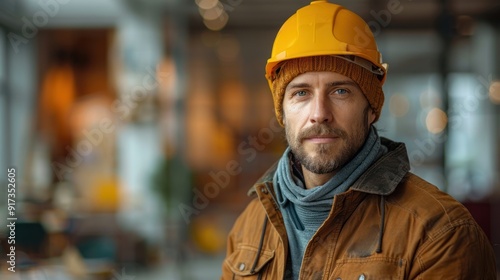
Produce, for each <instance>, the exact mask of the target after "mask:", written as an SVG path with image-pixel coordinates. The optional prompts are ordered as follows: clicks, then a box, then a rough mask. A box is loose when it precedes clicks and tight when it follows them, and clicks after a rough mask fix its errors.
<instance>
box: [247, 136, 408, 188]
mask: <svg viewBox="0 0 500 280" xmlns="http://www.w3.org/2000/svg"><path fill="white" fill-rule="evenodd" d="M380 140H381V142H382V145H383V146H385V147H387V150H388V151H387V153H385V154H384V155H382V156H381V157H380V158H379V159H378V160H377V161H376V162H374V163H373V164H372V165H371V166H370V167H369V168H368V170H367V171H366V172H365V173H364V174H363V175H361V177H359V179H358V180H357V181H356V182H354V184H353V185H352V186H351V188H350V189H352V190H356V191H360V192H365V193H370V194H378V195H389V194H391V193H392V192H393V191H394V190H395V189H396V187H397V186H398V184H399V183H400V182H401V180H403V178H404V176H405V175H406V173H408V171H410V163H409V160H408V154H407V152H406V146H405V144H404V143H399V142H394V141H392V140H389V139H387V138H384V137H380ZM277 167H278V162H276V163H274V164H273V165H272V166H271V167H270V168H269V169H268V170H267V171H266V172H265V173H264V175H262V177H260V179H259V180H257V182H256V183H255V184H254V185H253V186H252V187H251V188H250V190H248V195H249V196H251V195H253V194H254V193H255V188H256V187H257V186H259V185H262V184H266V183H272V182H273V177H274V173H275V172H276V169H277Z"/></svg>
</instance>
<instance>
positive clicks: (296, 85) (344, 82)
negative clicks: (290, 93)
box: [285, 80, 358, 91]
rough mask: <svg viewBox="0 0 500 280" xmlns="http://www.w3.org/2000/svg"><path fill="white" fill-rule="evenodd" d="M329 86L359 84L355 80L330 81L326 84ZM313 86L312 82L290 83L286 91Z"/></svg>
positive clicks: (356, 85)
mask: <svg viewBox="0 0 500 280" xmlns="http://www.w3.org/2000/svg"><path fill="white" fill-rule="evenodd" d="M326 85H327V86H328V87H335V86H344V85H347V86H355V87H358V84H356V83H355V82H354V81H347V80H345V81H336V82H330V83H327V84H326ZM308 87H311V85H310V84H308V83H290V84H288V86H287V87H286V88H285V91H287V90H290V89H295V88H308Z"/></svg>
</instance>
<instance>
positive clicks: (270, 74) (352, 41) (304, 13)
mask: <svg viewBox="0 0 500 280" xmlns="http://www.w3.org/2000/svg"><path fill="white" fill-rule="evenodd" d="M320 55H334V56H339V57H341V58H345V59H348V60H350V61H352V62H354V63H356V64H358V65H360V66H363V67H364V68H366V69H369V70H370V71H371V72H373V73H375V74H377V75H378V77H379V80H380V81H381V84H383V83H384V81H385V77H386V72H387V71H386V69H385V67H384V66H383V65H382V55H381V54H380V52H379V51H378V49H377V44H376V42H375V37H374V36H373V33H372V32H371V30H370V27H369V26H368V24H366V22H365V21H364V20H363V19H362V18H361V17H359V16H358V15H357V14H355V13H353V12H351V11H349V10H347V9H346V8H344V7H342V6H339V5H335V4H331V3H328V2H327V1H326V0H320V1H312V2H311V4H310V5H308V6H305V7H303V8H301V9H299V10H297V12H296V13H295V14H294V15H292V16H291V17H290V18H289V19H288V20H287V21H286V22H285V23H284V24H283V26H282V27H281V29H280V30H279V31H278V34H277V36H276V39H275V40H274V45H273V49H272V53H271V57H270V58H269V59H268V60H267V64H266V79H267V80H268V82H269V86H270V87H271V90H272V81H273V79H274V74H275V71H276V69H277V66H278V64H279V63H280V62H282V61H285V60H289V59H293V58H301V57H309V56H320Z"/></svg>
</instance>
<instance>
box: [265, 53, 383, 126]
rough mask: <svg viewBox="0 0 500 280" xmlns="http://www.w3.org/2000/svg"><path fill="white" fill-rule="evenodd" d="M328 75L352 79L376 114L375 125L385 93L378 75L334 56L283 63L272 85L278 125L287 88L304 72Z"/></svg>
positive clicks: (281, 121)
mask: <svg viewBox="0 0 500 280" xmlns="http://www.w3.org/2000/svg"><path fill="white" fill-rule="evenodd" d="M313 71H315V72H319V71H331V72H335V73H339V74H341V75H344V76H346V77H349V78H351V79H352V80H353V81H354V82H356V84H358V86H359V87H360V89H361V91H362V92H363V94H364V95H365V97H366V99H367V100H368V103H369V104H370V107H371V108H372V109H373V112H374V113H375V116H376V117H375V121H374V122H376V121H377V120H378V118H379V116H380V113H381V111H382V105H383V104H384V92H383V90H382V85H381V82H380V80H379V79H378V77H377V75H375V74H374V73H372V72H370V71H368V70H367V69H365V68H363V67H361V66H359V65H357V64H354V63H352V62H349V61H347V60H345V59H343V58H339V57H335V56H311V57H301V58H296V59H291V60H287V61H284V62H283V63H282V64H281V65H280V66H279V70H278V71H277V72H276V76H275V78H274V80H273V82H272V93H273V100H274V109H275V113H276V118H277V119H278V122H279V123H280V124H281V125H282V126H283V98H284V95H285V89H286V87H287V85H288V84H289V83H290V82H291V81H292V80H293V79H294V78H295V77H297V76H298V75H300V74H303V73H306V72H313Z"/></svg>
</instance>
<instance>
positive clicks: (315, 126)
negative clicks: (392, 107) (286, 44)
mask: <svg viewBox="0 0 500 280" xmlns="http://www.w3.org/2000/svg"><path fill="white" fill-rule="evenodd" d="M283 118H284V124H285V132H286V138H287V141H288V144H289V145H290V148H291V149H292V152H293V154H294V155H295V158H296V159H297V160H299V162H300V163H301V164H302V166H303V167H304V168H306V169H307V170H309V171H311V172H313V173H316V174H326V173H332V172H335V171H336V170H338V169H339V168H340V167H342V166H343V165H345V164H346V163H347V162H349V161H350V160H351V159H352V158H353V157H354V155H355V154H356V152H357V151H358V150H359V149H360V148H361V146H362V145H363V143H364V142H365V139H366V137H367V135H368V132H369V128H370V124H371V123H372V122H373V121H374V120H375V114H374V113H373V111H372V109H371V108H370V106H369V104H368V101H367V100H366V98H365V96H364V95H363V93H362V91H361V89H360V88H359V87H358V85H357V84H356V83H355V82H354V81H353V80H351V79H350V78H348V77H346V76H344V75H340V74H338V73H334V72H307V73H304V74H301V75H299V76H297V77H295V79H293V80H292V81H291V82H290V83H289V84H288V85H287V87H286V89H285V96H284V98H283Z"/></svg>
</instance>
